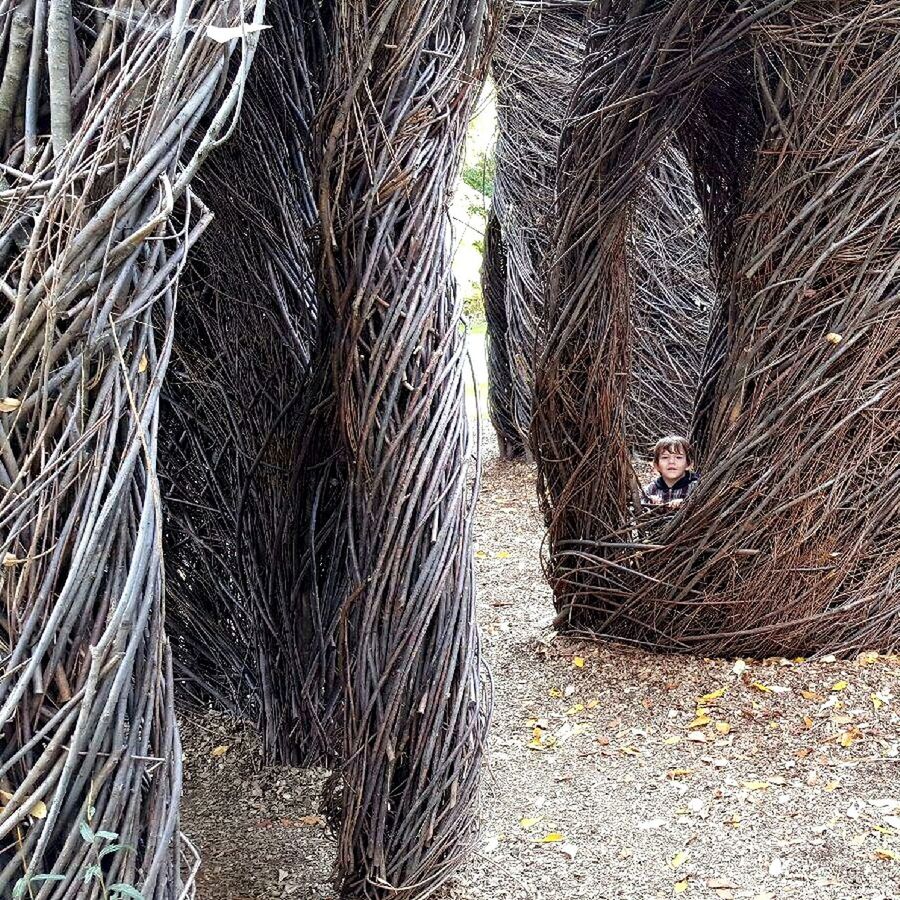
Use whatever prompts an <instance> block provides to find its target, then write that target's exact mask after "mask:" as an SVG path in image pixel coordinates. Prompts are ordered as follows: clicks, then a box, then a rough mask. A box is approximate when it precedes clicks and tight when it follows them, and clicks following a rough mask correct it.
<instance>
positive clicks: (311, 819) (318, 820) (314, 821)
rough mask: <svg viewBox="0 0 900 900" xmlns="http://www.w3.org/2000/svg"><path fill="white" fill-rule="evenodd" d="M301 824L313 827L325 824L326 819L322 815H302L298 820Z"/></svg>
mask: <svg viewBox="0 0 900 900" xmlns="http://www.w3.org/2000/svg"><path fill="white" fill-rule="evenodd" d="M297 821H298V822H299V823H300V824H301V825H306V826H307V827H312V826H313V825H324V824H325V820H324V819H323V818H322V817H321V816H300V818H299V819H298V820H297Z"/></svg>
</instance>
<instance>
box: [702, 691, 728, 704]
mask: <svg viewBox="0 0 900 900" xmlns="http://www.w3.org/2000/svg"><path fill="white" fill-rule="evenodd" d="M724 696H725V688H719V689H718V690H717V691H712V693H709V694H704V695H703V696H702V697H701V698H700V702H701V703H712V702H713V700H718V699H719V698H720V697H724Z"/></svg>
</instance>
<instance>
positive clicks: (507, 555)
mask: <svg viewBox="0 0 900 900" xmlns="http://www.w3.org/2000/svg"><path fill="white" fill-rule="evenodd" d="M494 556H496V557H497V559H509V558H510V556H512V554H511V553H510V552H509V550H499V551H498V552H497V553H495V554H494Z"/></svg>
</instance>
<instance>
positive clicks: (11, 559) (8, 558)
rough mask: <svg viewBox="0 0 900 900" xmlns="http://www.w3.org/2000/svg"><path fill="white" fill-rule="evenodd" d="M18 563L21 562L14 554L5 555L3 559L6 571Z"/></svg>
mask: <svg viewBox="0 0 900 900" xmlns="http://www.w3.org/2000/svg"><path fill="white" fill-rule="evenodd" d="M20 562H21V560H20V559H19V558H18V557H17V556H16V554H15V553H7V554H6V555H5V556H4V557H3V565H4V566H5V567H6V568H7V569H11V568H12V567H13V566H15V565H18V564H19V563H20Z"/></svg>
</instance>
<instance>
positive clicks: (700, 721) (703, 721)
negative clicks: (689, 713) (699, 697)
mask: <svg viewBox="0 0 900 900" xmlns="http://www.w3.org/2000/svg"><path fill="white" fill-rule="evenodd" d="M710 721H711V719H710V718H709V716H707V715H705V714H704V715H702V716H697V718H696V719H694V721H693V722H691V724H690V725H688V728H702V727H703V726H704V725H709V723H710Z"/></svg>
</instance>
